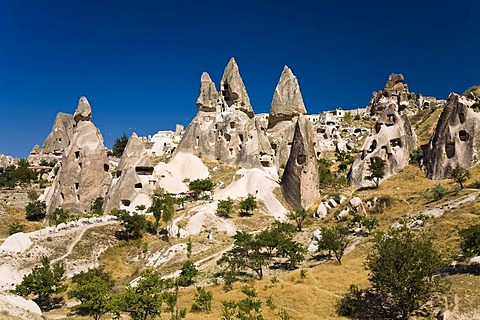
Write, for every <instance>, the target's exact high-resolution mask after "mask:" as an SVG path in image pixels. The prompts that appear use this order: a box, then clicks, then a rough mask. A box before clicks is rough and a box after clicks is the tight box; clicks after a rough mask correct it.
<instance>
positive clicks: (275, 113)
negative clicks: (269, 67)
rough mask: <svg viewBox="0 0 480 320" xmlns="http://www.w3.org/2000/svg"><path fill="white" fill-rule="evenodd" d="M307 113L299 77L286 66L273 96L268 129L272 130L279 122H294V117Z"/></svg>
mask: <svg viewBox="0 0 480 320" xmlns="http://www.w3.org/2000/svg"><path fill="white" fill-rule="evenodd" d="M306 113H307V110H306V109H305V104H304V103H303V98H302V93H301V92H300V86H299V85H298V80H297V77H295V75H294V74H293V73H292V70H290V68H289V67H287V66H285V67H283V71H282V74H281V76H280V80H279V81H278V84H277V87H276V88H275V92H274V94H273V100H272V104H271V106H270V113H269V116H268V127H269V128H272V127H274V126H275V124H276V123H277V122H279V121H284V120H292V119H293V118H294V117H297V116H298V115H300V114H306Z"/></svg>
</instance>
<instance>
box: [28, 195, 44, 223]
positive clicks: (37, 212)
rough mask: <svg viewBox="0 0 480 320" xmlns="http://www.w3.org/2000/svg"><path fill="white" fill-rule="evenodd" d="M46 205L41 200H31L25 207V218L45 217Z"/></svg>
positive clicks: (34, 219)
mask: <svg viewBox="0 0 480 320" xmlns="http://www.w3.org/2000/svg"><path fill="white" fill-rule="evenodd" d="M46 210H47V205H46V204H45V202H43V201H38V200H35V201H31V202H29V203H28V204H27V206H26V207H25V212H26V218H27V220H29V221H39V220H41V219H43V218H45V215H46Z"/></svg>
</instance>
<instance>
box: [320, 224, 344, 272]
mask: <svg viewBox="0 0 480 320" xmlns="http://www.w3.org/2000/svg"><path fill="white" fill-rule="evenodd" d="M321 234H322V238H321V239H320V241H319V242H318V250H319V251H324V250H326V251H328V255H329V256H331V255H332V252H333V255H334V256H335V259H337V261H338V263H339V264H341V263H342V257H343V254H344V253H345V249H346V248H347V246H348V244H349V242H350V241H349V239H348V235H347V232H346V230H344V229H341V228H339V227H338V226H336V225H333V226H331V227H329V226H324V227H322V228H321Z"/></svg>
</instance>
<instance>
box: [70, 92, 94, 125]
mask: <svg viewBox="0 0 480 320" xmlns="http://www.w3.org/2000/svg"><path fill="white" fill-rule="evenodd" d="M73 119H74V120H75V122H76V123H79V122H80V121H90V120H91V119H92V108H90V104H89V103H88V100H87V98H85V97H80V100H78V106H77V110H76V111H75V114H74V115H73Z"/></svg>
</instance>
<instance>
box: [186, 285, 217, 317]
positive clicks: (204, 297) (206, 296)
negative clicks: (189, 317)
mask: <svg viewBox="0 0 480 320" xmlns="http://www.w3.org/2000/svg"><path fill="white" fill-rule="evenodd" d="M212 299H213V292H212V291H207V290H205V288H203V287H197V292H196V293H195V300H194V302H193V304H192V309H191V310H192V311H193V312H200V311H204V312H205V313H210V311H212Z"/></svg>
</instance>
